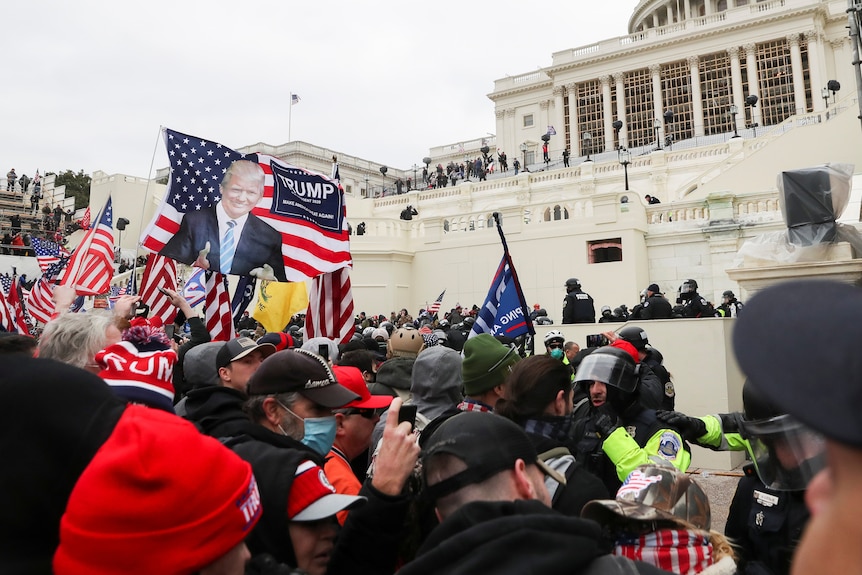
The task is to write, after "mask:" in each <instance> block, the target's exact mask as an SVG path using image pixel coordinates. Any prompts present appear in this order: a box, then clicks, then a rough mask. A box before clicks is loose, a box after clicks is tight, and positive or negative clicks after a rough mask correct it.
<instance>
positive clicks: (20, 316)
mask: <svg viewBox="0 0 862 575" xmlns="http://www.w3.org/2000/svg"><path fill="white" fill-rule="evenodd" d="M15 279H16V278H15V277H14V276H13V277H11V278H10V277H9V276H3V277H2V278H0V282H2V284H3V290H4V291H6V297H5V298H3V299H4V301H3V302H2V305H3V306H4V307H5V308H6V313H5V314H3V313H2V312H0V315H3V316H5V317H4V319H3V328H4V329H6V331H14V332H17V333H19V334H22V335H29V334H30V327H29V326H28V325H27V321H26V319H25V316H24V305H23V304H22V303H21V300H20V299H19V298H18V286H17V285H16V284H17V282H16V281H15ZM2 297H3V294H0V298H2Z"/></svg>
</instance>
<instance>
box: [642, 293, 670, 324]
mask: <svg viewBox="0 0 862 575" xmlns="http://www.w3.org/2000/svg"><path fill="white" fill-rule="evenodd" d="M671 317H673V308H672V307H671V305H670V302H669V301H667V298H666V297H664V296H663V295H661V294H658V293H656V294H653V295H651V296H649V297H648V298H646V299H645V300H644V302H643V304H641V309H640V313H639V314H638V319H670V318H671Z"/></svg>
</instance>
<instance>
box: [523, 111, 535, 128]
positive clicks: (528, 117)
mask: <svg viewBox="0 0 862 575" xmlns="http://www.w3.org/2000/svg"><path fill="white" fill-rule="evenodd" d="M532 126H533V115H532V114H525V115H524V127H525V128H530V127H532Z"/></svg>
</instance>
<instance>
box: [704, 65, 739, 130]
mask: <svg viewBox="0 0 862 575" xmlns="http://www.w3.org/2000/svg"><path fill="white" fill-rule="evenodd" d="M699 67H700V90H701V94H702V99H701V101H702V102H703V132H704V134H706V135H710V134H721V133H724V132H731V131H733V120H732V119H731V117H730V104H731V103H732V97H731V80H730V56H728V55H727V52H718V53H715V54H710V55H708V56H703V57H701V58H700V64H699Z"/></svg>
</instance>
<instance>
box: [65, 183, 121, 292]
mask: <svg viewBox="0 0 862 575" xmlns="http://www.w3.org/2000/svg"><path fill="white" fill-rule="evenodd" d="M113 226H114V211H113V209H112V207H111V196H108V201H107V203H106V204H105V209H104V210H102V215H101V216H100V217H99V222H98V224H96V225H95V226H94V227H93V228H92V229H91V230H90V231H89V232H87V234H86V235H85V236H84V239H83V240H81V243H80V244H79V245H78V247H77V248H76V249H75V253H74V254H72V257H71V258H70V259H69V264H68V265H67V267H66V273H65V274H64V275H63V282H62V285H64V286H65V285H68V286H73V287H74V288H75V293H77V294H78V295H99V294H104V293H108V291H110V289H111V277H113V275H114V233H113Z"/></svg>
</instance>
